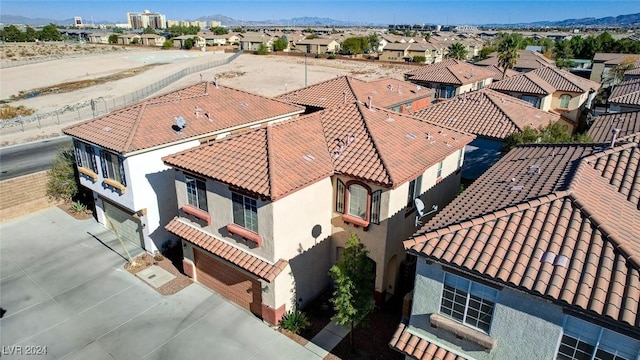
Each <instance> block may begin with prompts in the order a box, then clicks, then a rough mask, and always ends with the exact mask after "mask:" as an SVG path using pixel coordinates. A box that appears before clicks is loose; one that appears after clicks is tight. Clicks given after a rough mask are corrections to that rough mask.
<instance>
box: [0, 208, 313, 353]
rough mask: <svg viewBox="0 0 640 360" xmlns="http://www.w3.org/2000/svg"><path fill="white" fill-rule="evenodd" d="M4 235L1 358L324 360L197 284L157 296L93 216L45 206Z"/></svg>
mask: <svg viewBox="0 0 640 360" xmlns="http://www.w3.org/2000/svg"><path fill="white" fill-rule="evenodd" d="M0 238H1V241H0V289H1V291H0V307H2V308H3V309H5V310H6V311H7V312H6V313H5V314H4V317H3V318H2V319H0V345H2V346H1V347H0V351H2V353H0V355H1V356H2V359H82V360H84V359H92V360H102V359H105V360H106V359H108V360H124V359H315V360H318V359H320V357H319V356H317V355H315V354H314V353H312V352H311V351H309V350H307V349H306V348H304V347H302V346H300V345H298V344H297V343H295V342H294V341H292V340H291V339H289V338H287V337H286V336H284V335H282V334H281V333H279V332H277V331H275V330H273V329H271V328H270V327H268V326H267V325H265V324H264V323H263V322H262V321H260V320H259V319H257V318H255V317H254V316H253V315H252V314H250V313H249V312H247V311H246V310H244V309H241V308H240V307H238V306H236V305H235V304H233V303H231V302H229V301H227V300H225V299H223V298H222V297H220V296H219V295H217V294H215V293H214V292H212V291H210V290H208V289H207V288H205V287H203V286H201V285H199V284H192V285H190V286H188V287H187V288H185V289H183V290H182V291H180V292H178V293H177V294H174V295H170V296H162V295H160V294H159V293H157V292H156V291H155V290H154V289H152V288H151V287H150V286H149V285H147V284H146V283H144V282H143V281H142V280H140V279H138V278H136V277H135V276H133V275H131V274H129V273H128V272H127V271H124V270H123V268H122V267H123V265H124V263H125V260H124V259H123V257H121V255H119V254H118V253H116V252H115V251H114V250H111V249H115V250H119V249H122V246H121V245H120V243H119V242H118V241H117V239H116V237H115V235H114V234H113V233H111V232H110V231H108V230H106V229H105V228H103V227H102V226H100V225H98V224H97V223H96V222H95V221H94V220H93V219H90V220H83V221H80V220H75V219H73V218H72V217H70V216H69V215H67V214H66V213H64V212H63V211H62V210H60V209H58V208H55V207H54V208H49V209H46V210H43V211H40V212H37V213H35V214H32V215H29V216H26V217H23V218H20V219H18V220H14V221H11V222H8V223H3V224H0ZM107 246H108V247H107ZM109 247H110V248H111V249H110V248H109ZM130 247H131V249H132V250H131V251H133V250H135V246H134V245H133V244H131V245H130ZM137 251H138V253H140V252H141V250H140V249H137ZM120 252H122V251H120ZM37 346H39V347H40V348H37ZM44 346H46V354H43V355H39V356H26V355H24V354H25V353H26V351H27V350H33V349H35V350H42V349H43V348H42V347H44ZM18 349H20V351H21V352H22V354H23V356H16V355H15V352H16V351H18ZM12 351H13V352H14V355H9V353H10V352H12Z"/></svg>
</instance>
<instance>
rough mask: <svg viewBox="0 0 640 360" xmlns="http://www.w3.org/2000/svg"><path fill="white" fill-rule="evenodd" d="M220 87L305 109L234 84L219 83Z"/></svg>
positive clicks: (214, 88)
mask: <svg viewBox="0 0 640 360" xmlns="http://www.w3.org/2000/svg"><path fill="white" fill-rule="evenodd" d="M218 87H219V88H226V89H228V90H232V91H236V92H239V93H243V94H246V95H250V96H254V97H259V98H262V99H265V100H271V101H277V102H279V103H281V104H285V105H289V106H292V107H297V108H298V109H299V110H302V111H304V110H305V107H304V106H300V105H297V104H292V103H290V102H286V101H284V100H280V99H276V98H272V97H268V96H264V95H260V94H256V93H252V92H249V91H246V90H242V89H239V88H235V87H232V86H229V85H220V84H218ZM213 90H216V87H215V86H214V87H213ZM211 92H212V91H211V89H210V90H209V94H211Z"/></svg>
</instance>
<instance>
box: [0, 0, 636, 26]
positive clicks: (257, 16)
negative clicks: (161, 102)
mask: <svg viewBox="0 0 640 360" xmlns="http://www.w3.org/2000/svg"><path fill="white" fill-rule="evenodd" d="M145 9H148V10H151V11H153V12H160V13H163V14H165V15H166V17H167V20H194V19H196V18H198V17H201V16H208V15H215V14H221V15H224V16H228V17H231V18H234V19H237V20H273V19H290V18H294V17H303V16H308V17H327V18H332V19H336V20H346V21H352V22H372V23H380V24H393V23H396V24H401V23H408V24H422V23H431V24H488V23H506V24H508V23H517V22H532V21H543V20H564V19H572V18H583V17H596V18H599V17H605V16H616V15H623V14H632V13H640V1H638V0H635V1H615V0H610V1H595V0H566V1H550V0H529V1H481V0H467V1H458V0H449V1H431V0H413V1H389V0H368V1H329V0H296V1H268V0H231V1H230V0H226V1H217V0H213V1H189V0H172V1H160V0H150V1H117V0H116V1H111V0H103V1H98V0H82V1H65V0H62V1H59V0H35V1H34V0H6V1H5V0H2V2H1V3H0V13H2V14H5V15H22V16H26V17H29V18H50V19H55V20H64V19H69V18H73V17H74V16H82V18H83V19H85V22H90V21H91V18H93V20H94V21H95V22H98V21H114V22H126V13H127V12H140V11H142V10H145Z"/></svg>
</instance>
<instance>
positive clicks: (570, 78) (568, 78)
mask: <svg viewBox="0 0 640 360" xmlns="http://www.w3.org/2000/svg"><path fill="white" fill-rule="evenodd" d="M489 87H490V88H492V89H494V90H499V91H513V92H520V93H526V94H536V95H548V94H552V93H554V92H556V91H564V92H574V93H585V92H589V91H596V90H598V89H599V88H600V84H598V83H597V82H595V81H591V80H587V79H583V78H581V77H579V76H576V75H573V74H572V73H570V72H568V71H566V70H562V69H558V68H555V67H542V68H540V69H536V70H533V71H529V72H527V73H524V74H522V75H519V76H514V77H511V78H508V79H505V80H502V81H498V82H495V83H493V84H491V85H489Z"/></svg>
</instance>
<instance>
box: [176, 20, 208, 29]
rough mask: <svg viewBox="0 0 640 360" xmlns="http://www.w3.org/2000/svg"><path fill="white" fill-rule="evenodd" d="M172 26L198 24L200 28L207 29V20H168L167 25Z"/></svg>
mask: <svg viewBox="0 0 640 360" xmlns="http://www.w3.org/2000/svg"><path fill="white" fill-rule="evenodd" d="M172 26H184V27H189V26H197V27H199V28H200V29H206V28H207V22H206V21H189V20H167V27H172Z"/></svg>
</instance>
